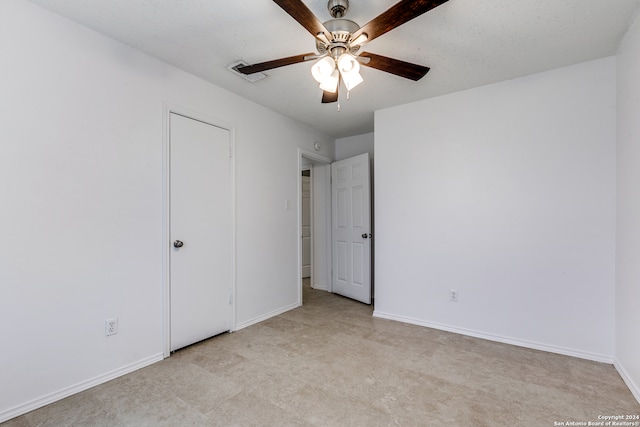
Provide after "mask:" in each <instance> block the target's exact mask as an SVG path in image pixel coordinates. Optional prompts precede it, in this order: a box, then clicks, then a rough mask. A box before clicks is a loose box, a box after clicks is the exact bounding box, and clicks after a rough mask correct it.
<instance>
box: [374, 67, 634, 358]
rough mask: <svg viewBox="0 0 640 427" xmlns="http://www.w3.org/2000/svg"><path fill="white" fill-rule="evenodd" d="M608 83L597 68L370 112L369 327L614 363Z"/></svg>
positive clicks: (612, 99)
mask: <svg viewBox="0 0 640 427" xmlns="http://www.w3.org/2000/svg"><path fill="white" fill-rule="evenodd" d="M615 78H616V76H615V58H605V59H601V60H597V61H593V62H588V63H584V64H579V65H576V66H572V67H567V68H562V69H557V70H554V71H549V72H545V73H540V74H536V75H531V76H528V77H524V78H520V79H516V80H511V81H506V82H502V83H498V84H494V85H490V86H485V87H480V88H476V89H472V90H468V91H464V92H459V93H455V94H451V95H447V96H442V97H438V98H433V99H428V100H425V101H421V102H417V103H414V104H410V105H404V106H400V107H395V108H389V109H386V110H382V111H378V112H377V113H376V117H375V118H376V124H375V152H376V161H375V167H376V193H375V196H376V205H375V208H376V218H377V220H376V229H377V234H376V307H375V315H377V316H381V317H389V318H395V319H398V320H404V321H407V322H412V323H417V324H422V325H427V326H433V327H437V328H442V329H449V330H453V331H456V332H461V333H467V334H471V335H476V336H482V337H485V338H489V339H495V340H499V341H505V342H511V343H515V344H520V345H525V346H529V347H534V348H540V349H546V350H551V351H556V352H559V353H565V354H572V355H576V356H580V357H585V358H589V359H595V360H603V361H612V360H613V355H614V340H613V330H614V254H615V178H616V176H615V166H616V163H615V162H616V160H615V135H616V116H615V103H616V92H615ZM450 289H456V290H457V291H458V292H459V302H457V303H453V302H449V300H448V299H449V290H450ZM630 304H631V303H630ZM636 317H637V315H636ZM632 345H635V346H637V343H634V344H632ZM636 351H637V350H636Z"/></svg>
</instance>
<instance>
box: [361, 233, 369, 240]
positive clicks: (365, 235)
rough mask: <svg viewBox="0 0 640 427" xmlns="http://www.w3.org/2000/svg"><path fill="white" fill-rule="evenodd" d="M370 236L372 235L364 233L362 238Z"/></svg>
mask: <svg viewBox="0 0 640 427" xmlns="http://www.w3.org/2000/svg"><path fill="white" fill-rule="evenodd" d="M369 237H371V234H367V233H362V238H363V239H366V238H369Z"/></svg>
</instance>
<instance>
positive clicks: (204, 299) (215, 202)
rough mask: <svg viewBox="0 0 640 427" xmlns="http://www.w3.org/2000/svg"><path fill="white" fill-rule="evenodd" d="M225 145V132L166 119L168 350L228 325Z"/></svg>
mask: <svg viewBox="0 0 640 427" xmlns="http://www.w3.org/2000/svg"><path fill="white" fill-rule="evenodd" d="M229 144H230V132H229V131H228V130H227V129H222V128H219V127H216V126H213V125H210V124H207V123H203V122H201V121H197V120H194V119H190V118H187V117H184V116H180V115H177V114H174V113H172V114H171V115H170V242H171V244H172V248H171V255H170V269H171V272H170V293H171V297H170V310H171V315H170V324H171V345H170V348H171V351H173V350H176V349H178V348H181V347H184V346H187V345H190V344H193V343H195V342H198V341H201V340H203V339H205V338H209V337H211V336H214V335H217V334H219V333H222V332H225V331H228V330H229V329H230V327H231V313H232V311H231V304H230V296H231V265H230V263H231V256H230V248H231V218H230V212H231V209H230V200H231V197H230V196H231V194H230V191H231V186H230V179H231V177H230V160H229ZM176 241H181V242H183V246H181V247H178V248H177V247H175V246H174V245H173V243H174V242H176Z"/></svg>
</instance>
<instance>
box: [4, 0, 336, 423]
mask: <svg viewBox="0 0 640 427" xmlns="http://www.w3.org/2000/svg"><path fill="white" fill-rule="evenodd" d="M0 52H2V55H0V70H2V73H1V74H2V79H0V94H1V95H0V131H1V134H2V138H1V139H0V141H1V146H2V147H1V148H2V151H1V154H0V200H1V203H2V209H0V235H1V236H2V239H3V244H2V245H0V287H1V292H0V295H1V296H0V337H1V338H0V340H1V342H0V348H1V350H0V366H1V367H2V368H1V369H0V384H2V386H1V387H0V422H1V421H3V420H6V419H7V418H11V417H12V416H15V415H18V414H19V413H22V412H25V411H27V410H29V409H32V408H35V407H37V406H40V405H42V404H44V403H47V402H49V401H51V400H55V399H57V398H60V397H63V396H65V395H67V394H69V393H71V392H73V391H78V390H81V389H83V388H86V387H88V386H90V385H92V384H95V383H99V382H101V381H105V380H106V379H109V378H112V377H114V376H117V375H119V374H122V373H124V372H127V371H129V370H132V369H135V368H137V367H139V366H143V365H146V364H149V363H152V362H154V361H157V360H159V359H160V358H161V357H162V351H163V331H162V271H163V268H162V267H163V266H162V254H163V246H162V216H163V201H162V191H163V189H162V179H163V175H162V174H163V170H162V165H163V163H162V141H163V103H168V104H172V105H179V106H182V107H186V108H188V109H190V110H194V111H197V112H199V113H201V114H203V115H208V116H210V117H213V118H215V119H217V120H220V121H223V122H226V123H229V124H231V125H232V126H234V127H235V129H236V135H237V139H236V141H237V152H236V176H237V181H236V188H237V202H236V205H237V206H236V209H237V215H236V221H237V251H236V252H237V253H236V256H237V265H236V269H237V301H236V304H237V322H238V325H240V326H242V325H247V324H250V323H252V322H255V321H257V320H259V319H261V318H264V317H268V316H270V315H272V314H275V313H278V312H280V311H283V310H286V309H289V308H292V307H294V306H295V305H296V304H297V298H298V291H299V284H298V281H297V261H296V260H297V250H298V241H297V235H298V230H297V210H296V209H290V210H285V200H290V201H291V203H292V205H293V203H294V202H295V201H296V200H297V191H298V175H299V173H298V147H302V148H304V149H306V150H309V151H311V150H313V148H312V147H313V143H314V142H315V141H320V142H321V143H322V146H323V147H326V148H324V149H323V151H321V152H320V154H323V155H325V156H330V155H332V154H333V141H332V140H331V139H330V138H329V137H327V136H326V135H323V134H321V133H319V132H317V131H314V130H312V129H310V128H308V127H306V126H303V125H300V124H298V123H296V122H294V121H292V120H290V119H288V118H285V117H283V116H281V115H279V114H276V113H274V112H272V111H270V110H267V109H265V108H263V107H260V106H258V105H256V104H254V103H251V102H249V101H247V100H244V99H242V98H240V97H238V96H235V95H233V94H231V93H229V92H227V91H225V90H223V89H221V88H218V87H215V86H213V85H211V84H208V83H206V82H204V81H202V80H200V79H198V78H195V77H193V76H190V75H188V74H186V73H184V72H182V71H180V70H177V69H175V68H173V67H170V66H168V65H167V64H165V63H162V62H160V61H157V60H155V59H153V58H151V57H149V56H146V55H144V54H141V53H139V52H137V51H135V50H132V49H131V48H129V47H126V46H124V45H122V44H120V43H118V42H115V41H113V40H111V39H108V38H105V37H103V36H101V35H99V34H97V33H94V32H92V31H90V30H88V29H86V28H84V27H81V26H79V25H77V24H75V23H72V22H71V21H68V20H66V19H63V18H60V17H58V16H57V15H54V14H51V13H49V12H47V11H44V10H42V9H40V8H38V7H37V6H34V5H32V4H30V3H27V2H25V1H22V0H3V1H2V2H0ZM257 213H259V214H257ZM114 316H117V317H118V318H119V333H118V334H117V335H115V336H111V337H108V338H107V337H105V336H104V320H105V319H107V318H110V317H114ZM9 385H10V386H9Z"/></svg>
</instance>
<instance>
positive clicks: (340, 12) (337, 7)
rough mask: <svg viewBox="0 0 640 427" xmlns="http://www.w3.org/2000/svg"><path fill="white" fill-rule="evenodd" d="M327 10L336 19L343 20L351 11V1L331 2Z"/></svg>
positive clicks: (330, 0) (332, 0)
mask: <svg viewBox="0 0 640 427" xmlns="http://www.w3.org/2000/svg"><path fill="white" fill-rule="evenodd" d="M327 9H329V13H330V14H331V16H333V17H334V18H337V19H339V18H342V17H344V15H345V14H346V13H347V10H348V9H349V0H329V3H327Z"/></svg>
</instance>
